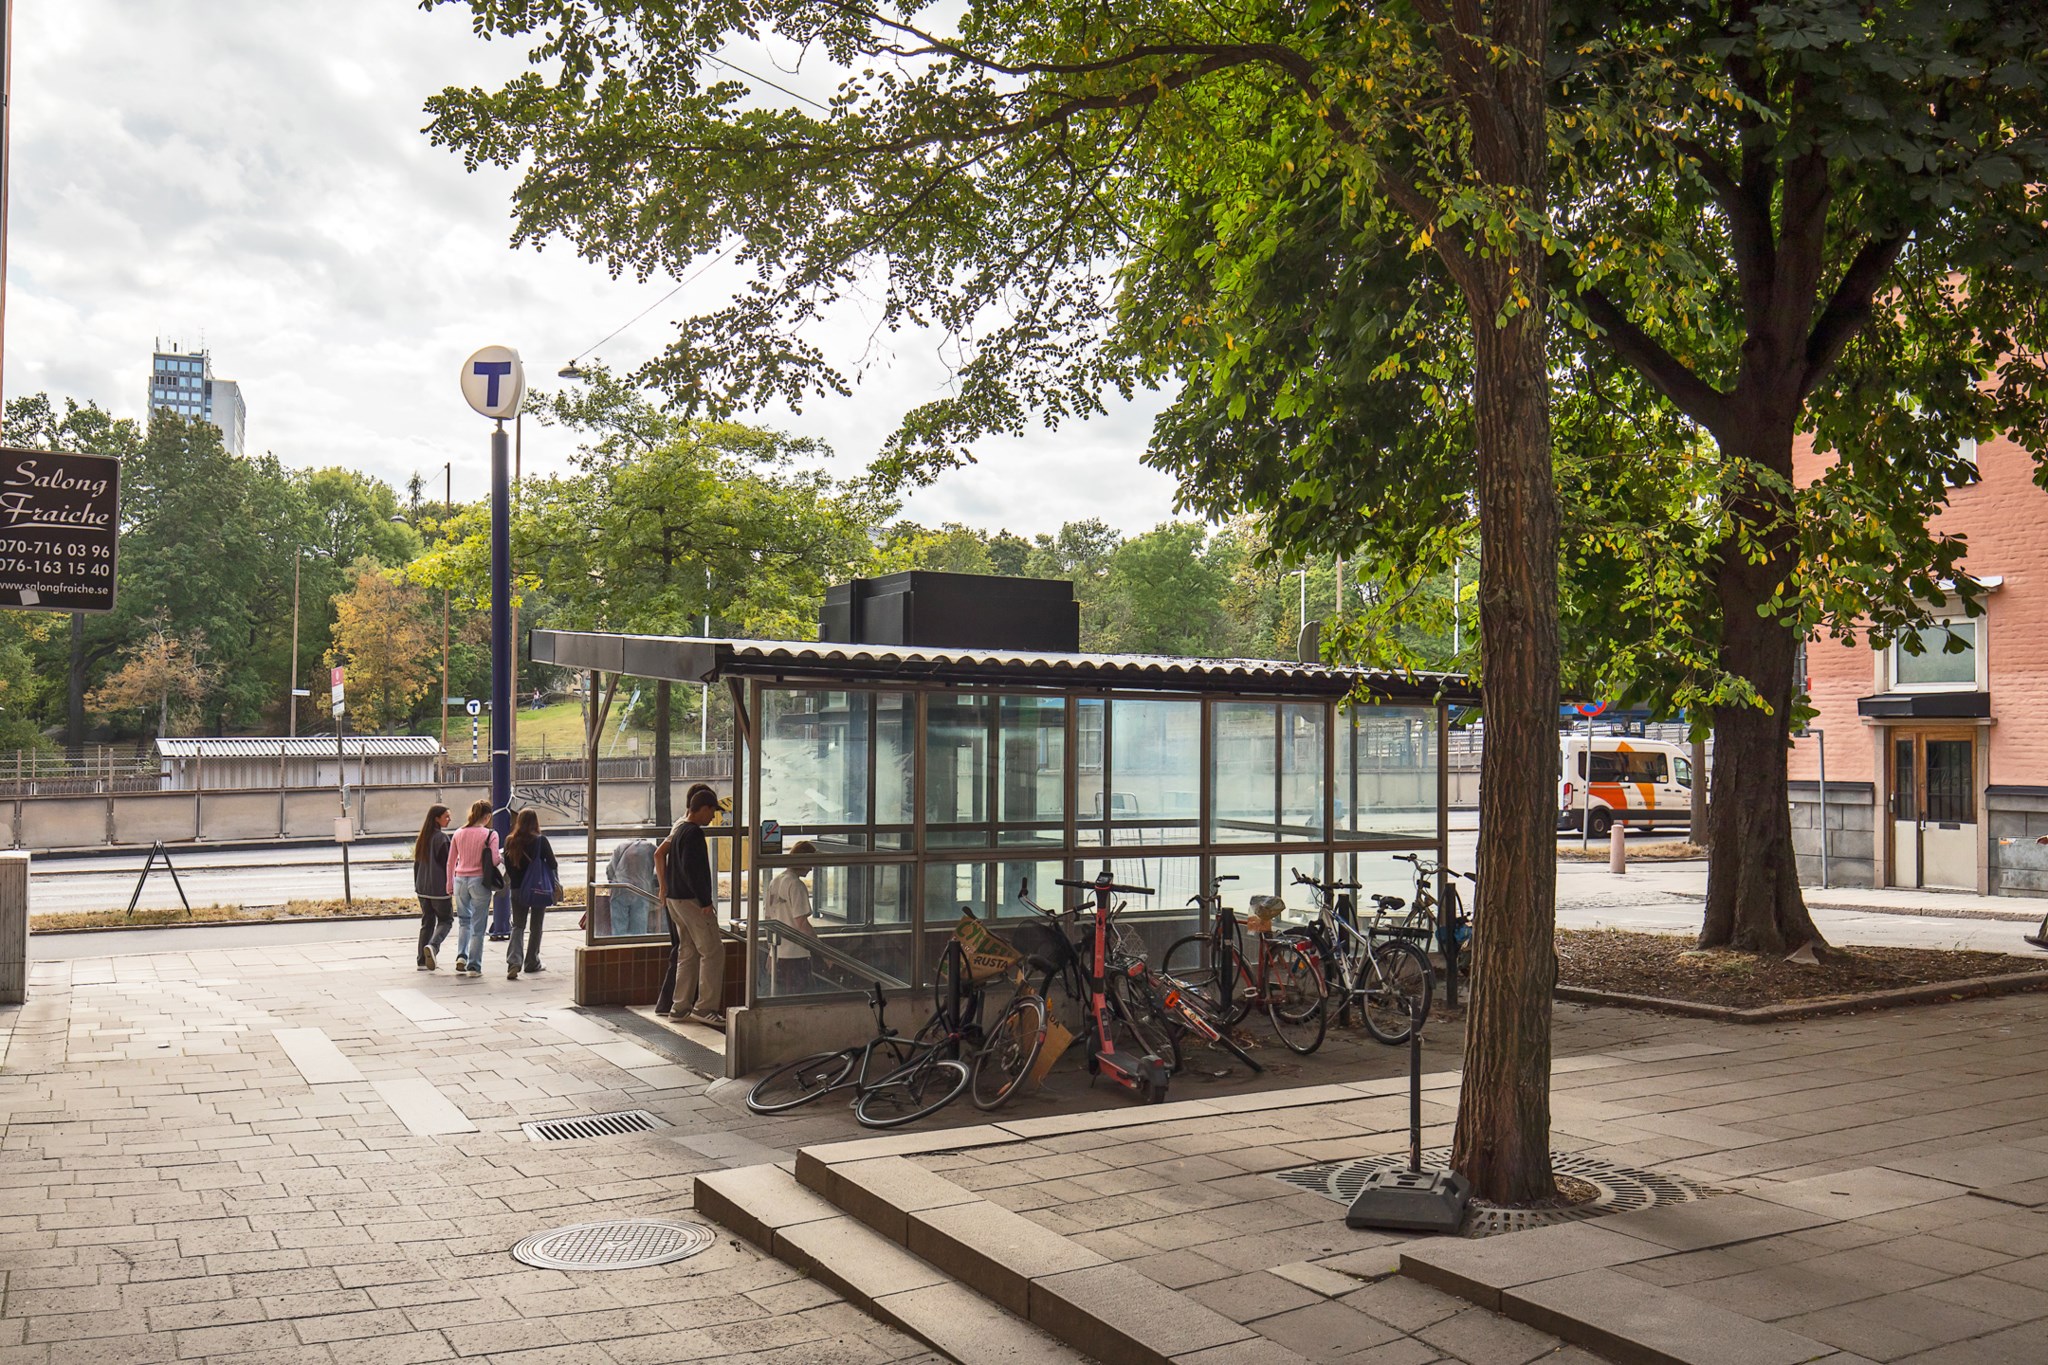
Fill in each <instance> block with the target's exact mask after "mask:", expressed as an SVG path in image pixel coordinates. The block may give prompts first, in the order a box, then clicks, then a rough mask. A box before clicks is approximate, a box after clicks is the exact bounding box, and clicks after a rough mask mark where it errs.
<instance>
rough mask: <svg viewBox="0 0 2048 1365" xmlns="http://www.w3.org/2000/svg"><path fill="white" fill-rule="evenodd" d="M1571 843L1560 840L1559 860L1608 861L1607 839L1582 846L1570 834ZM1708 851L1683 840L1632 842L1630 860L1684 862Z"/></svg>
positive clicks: (1562, 861)
mask: <svg viewBox="0 0 2048 1365" xmlns="http://www.w3.org/2000/svg"><path fill="white" fill-rule="evenodd" d="M1570 838H1571V842H1570V843H1569V844H1566V843H1562V842H1560V843H1559V844H1558V846H1557V860H1558V861H1559V862H1561V863H1604V862H1606V861H1607V856H1608V855H1607V841H1606V840H1605V839H1595V840H1594V841H1593V844H1592V847H1590V848H1584V849H1582V848H1580V847H1579V839H1578V836H1577V835H1572V836H1570ZM1706 856H1707V851H1706V850H1705V849H1704V848H1701V847H1700V846H1699V845H1698V844H1689V843H1686V842H1684V841H1683V840H1681V841H1679V842H1678V843H1675V844H1630V845H1629V846H1628V860H1629V861H1630V862H1632V863H1683V862H1690V861H1692V860H1693V859H1696V858H1704V857H1706Z"/></svg>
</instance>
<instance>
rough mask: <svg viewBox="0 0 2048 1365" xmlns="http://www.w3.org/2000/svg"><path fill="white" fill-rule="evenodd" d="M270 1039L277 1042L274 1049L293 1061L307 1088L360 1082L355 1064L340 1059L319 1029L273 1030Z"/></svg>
mask: <svg viewBox="0 0 2048 1365" xmlns="http://www.w3.org/2000/svg"><path fill="white" fill-rule="evenodd" d="M270 1036H271V1037H273V1038H275V1039H277V1045H278V1046H279V1047H281V1048H283V1049H284V1055H285V1056H287V1057H289V1058H291V1059H292V1065H293V1066H295V1067H297V1068H298V1069H299V1074H300V1075H301V1076H304V1077H305V1078H306V1084H307V1085H338V1084H341V1083H343V1082H346V1081H359V1080H361V1079H362V1078H363V1073H362V1072H360V1071H358V1070H356V1064H355V1063H354V1062H352V1061H350V1060H349V1059H348V1058H347V1057H345V1056H343V1055H342V1051H341V1049H340V1048H338V1047H336V1046H335V1045H334V1040H333V1039H332V1038H329V1037H328V1036H327V1034H326V1033H325V1032H324V1031H322V1030H320V1029H316V1028H280V1029H272V1030H271V1031H270Z"/></svg>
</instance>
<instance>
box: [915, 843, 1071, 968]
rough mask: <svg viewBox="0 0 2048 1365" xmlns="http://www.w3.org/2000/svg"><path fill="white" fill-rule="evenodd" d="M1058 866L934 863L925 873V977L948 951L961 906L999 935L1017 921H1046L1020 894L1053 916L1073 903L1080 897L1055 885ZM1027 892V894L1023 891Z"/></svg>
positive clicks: (1062, 866)
mask: <svg viewBox="0 0 2048 1365" xmlns="http://www.w3.org/2000/svg"><path fill="white" fill-rule="evenodd" d="M1066 875H1067V873H1066V865H1065V864H1064V863H1059V862H1040V861H1031V862H1002V863H993V862H972V863H964V862H963V863H932V864H927V865H926V867H925V870H924V929H925V971H926V973H927V975H929V973H930V972H931V971H932V969H933V967H934V966H935V964H936V963H937V962H938V960H939V954H941V953H943V952H944V951H945V949H946V940H947V939H949V938H951V937H952V936H953V932H954V929H955V927H956V926H957V925H958V924H959V922H960V907H961V906H963V905H966V906H972V907H973V909H974V913H975V914H976V915H977V916H979V917H980V918H981V919H983V920H985V921H987V922H988V923H990V924H991V925H994V926H997V927H998V929H999V930H1000V929H1001V927H1002V926H1005V925H1015V924H1017V923H1018V922H1019V921H1021V920H1026V919H1032V920H1039V921H1040V922H1043V921H1044V918H1045V917H1044V916H1042V915H1040V914H1039V913H1038V912H1037V911H1036V910H1033V909H1032V908H1031V907H1030V906H1028V905H1026V904H1024V902H1023V901H1022V900H1021V899H1019V895H1018V893H1019V892H1020V891H1023V893H1024V894H1025V895H1028V896H1030V897H1031V899H1032V900H1034V901H1037V902H1038V903H1039V904H1040V905H1042V906H1044V907H1045V908H1046V909H1048V910H1054V911H1057V910H1059V909H1062V908H1063V907H1065V906H1067V905H1070V904H1073V903H1074V900H1075V898H1076V896H1077V895H1078V893H1076V892H1073V891H1070V890H1068V889H1067V888H1065V887H1062V886H1059V885H1057V884H1056V883H1057V882H1058V880H1059V879H1060V878H1061V877H1064V876H1066ZM1027 887H1028V888H1029V889H1028V890H1025V888H1027Z"/></svg>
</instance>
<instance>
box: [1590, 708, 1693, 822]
mask: <svg viewBox="0 0 2048 1365" xmlns="http://www.w3.org/2000/svg"><path fill="white" fill-rule="evenodd" d="M1592 744H1593V747H1592V753H1591V754H1590V755H1589V754H1588V753H1587V752H1586V736H1585V735H1584V734H1576V735H1574V734H1562V735H1559V736H1558V745H1557V774H1558V776H1557V827H1558V829H1560V830H1567V829H1572V830H1575V829H1577V828H1578V827H1579V819H1580V817H1581V815H1583V816H1584V817H1585V820H1586V824H1587V826H1588V833H1590V834H1591V835H1592V836H1593V837H1594V838H1596V839H1604V838H1605V837H1607V832H1608V831H1609V830H1610V829H1612V828H1613V827H1614V824H1615V822H1616V821H1620V822H1621V823H1622V824H1625V825H1633V826H1635V827H1636V828H1638V829H1642V830H1652V829H1655V828H1656V827H1657V826H1658V824H1660V823H1662V824H1666V825H1675V824H1678V823H1680V822H1681V821H1684V820H1687V819H1690V818H1691V815H1692V757H1691V755H1690V754H1688V753H1687V752H1686V750H1685V749H1684V748H1683V747H1681V746H1680V745H1677V744H1669V743H1666V742H1665V741H1663V740H1659V739H1629V738H1626V737H1625V736H1621V735H1594V736H1593V741H1592ZM1588 758H1590V759H1591V763H1590V765H1589V764H1588V762H1587V760H1588ZM1589 766H1590V769H1591V771H1590V772H1589V771H1588V768H1589ZM1589 780H1590V781H1591V783H1592V791H1591V792H1590V793H1589V792H1588V791H1587V790H1586V784H1587V782H1588V781H1589Z"/></svg>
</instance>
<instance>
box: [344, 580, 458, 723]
mask: <svg viewBox="0 0 2048 1365" xmlns="http://www.w3.org/2000/svg"><path fill="white" fill-rule="evenodd" d="M349 580H350V582H349V589H348V591H347V592H345V593H343V594H341V596H339V597H337V598H336V599H335V600H334V645H333V647H332V648H331V649H329V650H328V652H327V662H328V664H329V665H330V666H332V665H340V666H342V667H344V668H346V669H347V670H348V679H347V681H348V691H349V696H350V697H351V698H352V700H351V701H350V703H349V705H350V707H351V709H352V710H353V711H354V712H355V716H356V726H357V728H358V729H361V730H370V731H377V730H388V729H390V728H391V727H392V726H394V725H396V724H397V723H399V722H401V721H404V720H407V719H409V718H410V717H411V715H412V712H413V707H414V705H415V704H416V703H417V702H418V701H419V700H420V698H422V697H424V696H426V695H427V693H428V692H429V691H430V690H431V689H432V687H433V686H434V684H436V683H438V682H439V681H440V676H439V674H440V644H441V642H440V640H439V638H438V636H439V632H438V631H437V630H435V629H434V626H433V623H430V621H429V619H428V610H427V608H428V603H427V599H426V595H425V594H424V593H422V592H421V591H420V590H419V588H418V587H417V586H415V585H414V584H412V583H409V582H407V581H406V579H405V575H404V573H403V571H401V570H397V569H384V568H379V567H378V566H377V565H376V564H375V563H374V562H373V561H371V560H369V559H361V560H358V561H357V562H356V564H355V566H354V567H353V568H352V569H351V570H350V573H349Z"/></svg>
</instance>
